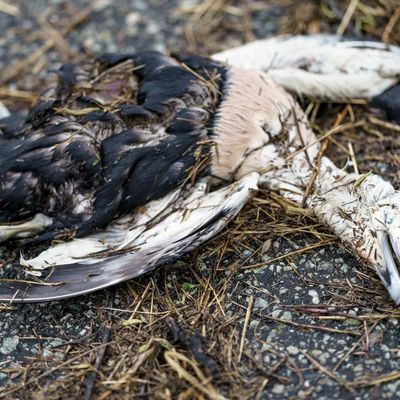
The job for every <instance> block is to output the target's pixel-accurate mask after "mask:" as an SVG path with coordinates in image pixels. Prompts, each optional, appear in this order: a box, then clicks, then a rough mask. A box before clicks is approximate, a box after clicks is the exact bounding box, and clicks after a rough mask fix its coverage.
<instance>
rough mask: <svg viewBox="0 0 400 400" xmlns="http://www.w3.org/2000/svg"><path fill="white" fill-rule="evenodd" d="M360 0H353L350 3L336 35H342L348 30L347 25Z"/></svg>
mask: <svg viewBox="0 0 400 400" xmlns="http://www.w3.org/2000/svg"><path fill="white" fill-rule="evenodd" d="M358 1H359V0H351V1H350V3H349V6H348V7H347V10H346V13H345V14H344V17H343V19H342V22H341V23H340V25H339V27H338V28H337V31H336V35H339V36H342V35H343V33H344V32H345V31H346V29H347V26H348V25H349V22H350V20H351V18H352V17H353V14H354V12H355V11H356V8H357V6H358Z"/></svg>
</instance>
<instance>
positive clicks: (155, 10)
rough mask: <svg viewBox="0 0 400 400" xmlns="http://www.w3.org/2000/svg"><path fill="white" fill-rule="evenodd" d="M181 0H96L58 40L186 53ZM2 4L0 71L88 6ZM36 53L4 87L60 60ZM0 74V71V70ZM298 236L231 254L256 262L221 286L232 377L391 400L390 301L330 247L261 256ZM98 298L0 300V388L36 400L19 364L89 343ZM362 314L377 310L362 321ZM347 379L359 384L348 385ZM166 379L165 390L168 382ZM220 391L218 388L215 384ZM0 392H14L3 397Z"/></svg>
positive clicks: (395, 362) (263, 17) (260, 26)
mask: <svg viewBox="0 0 400 400" xmlns="http://www.w3.org/2000/svg"><path fill="white" fill-rule="evenodd" d="M191 3H192V2H189V1H185V2H179V1H174V0H153V1H142V0H139V1H134V2H132V1H127V0H126V1H125V0H118V1H111V0H98V1H96V2H95V8H94V11H93V12H92V13H91V16H90V18H89V19H87V20H86V21H84V22H83V23H82V24H81V25H80V26H79V27H78V28H77V29H75V30H73V32H72V33H71V34H70V35H69V36H68V39H67V43H68V45H69V46H70V47H71V49H73V50H74V51H75V52H78V53H81V54H83V53H97V52H101V51H132V50H139V49H155V50H161V51H164V50H172V51H182V50H186V49H187V48H188V44H187V41H185V40H184V34H185V31H184V30H183V26H184V19H185V16H184V15H182V13H178V12H177V10H178V9H180V10H181V9H182V7H183V6H184V5H186V6H188V5H190V4H191ZM13 4H15V5H16V6H17V7H18V9H19V11H20V14H19V15H18V16H12V15H8V14H6V13H4V12H0V32H2V35H1V38H0V67H1V69H2V70H3V71H4V70H5V69H7V67H9V66H10V65H11V64H12V63H13V62H14V61H15V60H16V59H22V58H24V57H27V56H29V54H32V53H33V52H34V51H35V50H37V49H39V48H40V46H41V45H42V43H43V40H42V38H41V37H40V36H37V37H35V35H33V34H32V32H35V30H36V29H39V27H40V25H39V23H38V18H39V17H40V16H42V15H44V14H45V13H47V12H49V10H50V17H49V21H50V22H51V23H52V24H53V25H57V22H58V21H59V20H62V19H63V18H64V16H65V15H66V14H71V10H72V14H74V13H73V11H74V10H73V8H74V7H75V8H76V10H75V12H78V11H79V10H81V9H83V8H84V7H85V6H87V4H88V3H87V2H85V1H82V0H74V1H70V2H63V1H58V0H51V1H44V0H36V1H34V2H33V1H31V2H25V1H16V2H13ZM284 11H285V8H284V7H283V6H282V7H274V8H272V6H269V7H267V6H266V7H265V8H264V9H262V10H260V11H258V12H256V13H254V19H253V33H254V35H255V36H256V37H264V36H266V35H268V34H273V33H275V32H276V31H277V30H278V26H277V24H276V23H274V21H275V18H276V17H278V16H279V15H280V14H282V13H283V12H284ZM233 23H235V21H234V20H233ZM222 39H223V40H222ZM196 40H197V45H198V47H199V48H200V49H203V50H204V49H207V48H209V46H207V44H206V43H203V42H202V40H204V39H203V38H201V37H197V38H196ZM240 40H241V36H240V35H239V34H238V33H237V32H235V30H232V31H231V32H230V34H228V35H226V36H224V37H223V38H218V37H217V39H215V42H216V43H217V46H218V44H219V45H220V47H221V48H222V47H224V46H232V45H235V44H239V43H240ZM46 55H47V56H46V60H47V61H46V63H45V65H44V68H43V69H39V72H38V75H39V77H38V75H37V74H36V75H35V76H33V75H32V73H31V70H30V69H28V70H27V71H25V74H24V77H23V78H18V80H17V79H11V80H10V81H9V82H8V83H7V85H8V87H9V88H15V87H18V88H23V89H25V90H34V89H36V88H37V87H38V83H37V82H38V78H39V79H44V80H45V79H46V77H47V72H46V71H47V70H48V69H51V68H54V67H57V66H58V65H59V63H60V62H61V61H62V59H63V58H64V59H65V58H68V56H66V55H65V54H64V55H63V54H62V53H60V51H56V50H54V49H49V50H48V51H47V52H46ZM39 61H40V60H39ZM0 78H4V76H3V77H2V76H1V75H0ZM6 102H7V99H6ZM7 104H8V105H9V106H10V108H11V109H15V108H21V107H24V106H25V105H26V103H24V102H22V103H21V102H16V103H14V105H10V102H8V103H7ZM310 243H311V241H309V238H303V239H302V238H300V239H297V240H294V241H289V240H284V239H277V240H274V241H272V243H271V246H270V249H269V250H268V252H267V253H266V254H265V255H264V256H263V257H262V258H259V257H254V259H253V258H252V251H253V250H255V248H253V249H251V248H250V249H247V250H243V253H242V257H243V260H246V261H247V264H256V263H264V265H263V266H260V267H258V268H256V269H245V268H244V269H241V270H240V271H238V272H236V273H235V274H234V275H233V276H231V279H230V280H229V281H228V283H227V285H228V286H227V287H228V289H227V296H226V299H225V302H224V303H223V305H222V307H223V313H224V316H223V317H222V316H221V318H223V319H222V320H221V324H222V323H223V322H224V321H226V320H229V318H231V317H232V318H234V317H235V316H237V315H242V317H241V318H240V319H239V320H238V321H237V327H236V330H235V332H236V333H237V338H236V340H237V341H240V335H241V333H242V332H243V331H244V332H245V340H244V342H243V354H242V356H241V357H240V362H239V361H238V362H237V367H238V371H239V372H240V374H241V376H242V377H248V384H247V386H248V388H250V386H251V385H252V384H254V381H253V378H254V377H255V376H257V377H261V378H262V379H261V380H258V381H257V385H258V386H259V398H261V399H286V398H287V399H294V398H296V399H297V398H309V399H332V398H336V399H375V398H376V399H389V398H393V399H395V398H399V397H400V379H392V378H391V379H386V380H387V381H388V382H386V383H383V384H378V383H379V382H378V380H382V377H387V376H389V375H386V374H392V373H394V372H396V371H398V370H399V369H400V338H399V335H398V317H399V315H400V314H398V313H397V312H396V309H392V308H391V307H392V304H391V302H390V300H389V299H387V296H386V294H385V292H384V291H383V289H382V288H381V287H380V284H379V283H378V282H377V281H376V279H375V278H371V277H372V276H373V274H372V272H371V271H368V270H366V269H365V267H363V266H361V265H360V264H359V263H358V262H357V261H356V260H355V259H354V257H353V256H351V255H350V254H349V253H348V252H347V251H345V250H344V249H342V248H341V247H340V245H332V246H327V247H323V248H320V249H318V250H313V251H308V252H307V253H305V254H301V255H299V256H298V257H293V258H291V259H290V260H289V261H288V259H286V258H285V259H281V260H278V261H273V262H270V260H271V259H274V258H276V257H278V256H280V255H282V254H286V253H290V252H293V251H296V250H299V249H301V248H303V247H304V246H307V245H308V244H310ZM0 251H1V255H2V260H3V262H4V263H3V268H2V270H1V272H0V273H5V274H7V272H8V271H9V270H10V268H11V267H12V266H13V264H14V265H15V262H14V261H12V260H13V259H15V257H16V256H17V253H18V249H10V248H7V249H5V248H3V249H1V250H0ZM184 263H186V264H188V263H189V264H190V258H186V259H185V260H184ZM224 263H225V264H226V265H227V266H228V265H229V264H231V263H232V258H229V257H227V258H226V259H224V260H223V262H222V264H223V265H224ZM214 264H215V257H209V258H206V259H205V260H203V264H202V265H203V267H204V271H203V272H204V274H205V276H207V274H210V273H211V272H210V271H212V269H213V265H214ZM193 267H195V263H193ZM167 271H168V273H169V274H170V277H169V278H168V279H170V280H171V282H172V281H174V282H178V284H179V285H184V284H185V283H186V282H187V281H189V282H190V277H189V278H188V273H187V272H186V273H185V274H182V267H181V266H179V265H178V267H171V268H169V269H168V270H167ZM228 272H229V271H228ZM228 272H226V273H228ZM161 276H162V272H156V273H154V274H152V275H151V277H144V278H141V280H139V282H140V284H144V286H145V283H146V280H149V279H150V278H151V279H152V280H153V279H154V281H155V282H158V280H160V279H161ZM224 276H225V275H224V273H220V274H218V277H217V279H219V280H222V279H224ZM346 288H347V289H346ZM126 291H127V288H126V285H121V286H120V287H119V289H118V290H117V294H116V298H115V300H114V303H113V306H114V307H115V308H117V309H118V308H119V307H122V305H123V304H124V302H125V301H126V297H127V296H126ZM349 291H356V292H357V296H356V297H355V298H354V301H352V302H347V301H344V300H343V299H344V298H346V295H347V294H348V293H347V292H349ZM107 298H108V291H105V292H100V293H96V294H93V295H89V296H83V297H80V298H77V299H73V300H69V301H62V302H53V303H49V304H37V305H22V306H15V307H7V306H4V308H0V386H2V385H3V386H4V387H12V385H15V384H21V385H22V386H21V388H20V390H19V391H18V392H17V393H18V396H19V397H18V398H27V399H28V398H37V397H36V396H37V394H38V385H36V383H37V382H34V385H33V386H34V388H33V389H32V386H27V388H26V389H24V388H23V383H24V382H26V381H29V379H30V376H29V374H28V375H25V374H24V369H27V368H28V367H29V366H30V365H31V364H32V362H33V360H34V359H36V358H41V360H42V361H43V362H44V363H46V362H49V363H50V364H52V363H53V364H54V362H57V361H58V362H66V361H68V360H70V359H71V357H73V354H72V355H71V354H70V349H71V348H73V346H74V345H79V344H80V343H86V344H88V345H90V343H91V341H92V340H95V339H96V340H97V338H98V333H99V330H101V328H102V326H103V325H104V322H105V321H106V319H107V313H106V311H105V306H106V304H107ZM371 298H372V300H371ZM382 298H383V299H385V300H384V301H386V303H385V304H386V308H385V310H384V311H383V310H382V308H380V309H375V308H374V306H375V305H376V304H377V303H378V301H377V300H378V299H379V301H380V302H382ZM332 299H333V300H334V301H336V302H337V303H336V304H339V305H340V306H337V307H335V308H334V310H333V311H332V310H331V309H329V307H328V306H327V305H328V303H329V304H332ZM375 300H376V301H375ZM379 304H381V303H379ZM294 305H297V306H294ZM329 310H330V311H332V313H331V314H329V315H332V314H334V317H330V319H328V318H327V317H328V314H326V313H325V314H324V312H326V311H329ZM246 311H249V317H250V318H249V319H248V321H247V322H248V324H247V323H246V322H244V321H245V318H244V315H245V312H246ZM373 314H379V315H381V316H382V315H385V316H384V317H383V316H382V317H373V316H372V315H373ZM365 315H366V317H365V318H363V316H365ZM324 316H325V317H326V318H325V319H324ZM367 322H368V324H367ZM224 323H225V322H224ZM364 331H365V332H366V334H365V335H364V333H365V332H364ZM234 339H235V338H234ZM238 357H239V356H238V354H233V355H232V358H233V359H234V360H238ZM235 362H236V361H235ZM50 372H51V371H50ZM62 377H63V373H62V372H60V371H59V370H54V372H52V373H50V374H48V375H46V376H44V377H43V379H42V380H41V384H40V387H42V388H43V387H45V388H46V385H54V384H55V382H56V381H57V378H60V379H61V378H62ZM61 380H62V379H61ZM383 380H385V379H384V378H383ZM252 382H253V383H252ZM260 382H262V384H260ZM351 382H358V383H359V385H358V386H357V387H356V388H353V387H352V386H351ZM35 385H36V386H35ZM169 385H171V387H173V383H169ZM361 386H365V387H364V388H361ZM243 389H246V384H243ZM43 390H44V391H43ZM60 390H61V389H60ZM221 390H222V392H224V391H226V392H227V393H229V390H228V389H226V388H225V389H224V388H221ZM172 392H173V390H172ZM4 393H6V392H4ZM40 393H41V395H42V396H44V397H42V398H48V397H46V396H45V394H46V390H45V389H41V392H40ZM60 393H64V395H63V396H64V397H63V398H67V397H69V398H78V394H77V392H68V394H65V392H60ZM4 395H5V396H6V397H8V398H16V397H14V394H8V395H7V394H4ZM114 396H115V398H124V396H126V398H129V393H128V394H127V393H125V394H121V393H119V394H118V392H114ZM0 397H2V394H1V392H0ZM142 397H143V396H142ZM149 398H150V396H149ZM188 398H191V397H190V396H189V397H188Z"/></svg>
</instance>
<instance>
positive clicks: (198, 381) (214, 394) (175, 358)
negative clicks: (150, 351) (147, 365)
mask: <svg viewBox="0 0 400 400" xmlns="http://www.w3.org/2000/svg"><path fill="white" fill-rule="evenodd" d="M164 358H165V361H166V362H167V363H168V364H169V366H170V367H171V368H172V369H173V370H174V371H175V372H177V374H178V376H179V378H181V379H185V380H186V381H187V382H189V383H190V384H191V385H192V386H193V387H195V388H196V389H197V390H199V391H200V392H201V393H203V394H205V395H206V396H207V397H208V398H209V399H211V400H224V399H225V398H224V397H223V396H222V395H221V394H220V393H219V392H218V391H217V390H216V389H215V388H214V387H213V386H212V385H211V383H209V379H208V378H207V377H206V376H205V375H204V374H203V372H202V371H201V369H200V368H199V367H198V366H197V364H196V363H195V362H194V361H192V360H190V359H188V358H187V357H186V356H184V355H183V354H180V353H178V352H176V351H166V352H164ZM180 362H182V364H184V365H185V364H186V365H189V366H190V367H191V368H192V370H193V371H194V373H195V376H194V375H193V374H191V373H190V372H189V371H188V370H187V369H185V367H184V366H183V365H182V364H181V363H180Z"/></svg>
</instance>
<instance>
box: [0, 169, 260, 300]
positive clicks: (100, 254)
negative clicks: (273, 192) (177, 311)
mask: <svg viewBox="0 0 400 400" xmlns="http://www.w3.org/2000/svg"><path fill="white" fill-rule="evenodd" d="M257 182H258V174H257V173H252V174H250V175H248V176H246V177H244V178H242V179H241V180H240V181H237V182H235V183H232V184H230V185H229V186H225V187H223V188H221V189H219V190H216V191H214V192H210V193H207V192H206V187H207V184H206V183H205V182H204V181H199V182H197V183H196V184H195V187H193V188H191V189H190V190H188V191H186V193H182V192H180V191H175V192H173V193H170V194H169V195H167V196H166V197H165V198H163V199H160V200H157V201H153V202H152V203H151V204H149V205H148V206H147V207H148V208H147V210H144V211H145V212H142V213H140V215H141V217H139V219H137V220H136V222H135V223H136V224H135V225H134V226H131V229H130V230H129V231H127V230H126V224H132V220H131V221H129V218H128V217H125V218H126V219H125V220H119V221H115V222H114V223H113V224H111V225H110V226H109V227H107V229H106V231H105V232H104V233H102V234H95V235H90V236H88V237H86V238H83V239H75V240H73V241H71V242H68V243H64V244H60V245H58V246H54V247H52V248H50V249H49V250H47V251H45V252H43V253H42V254H40V255H39V256H38V257H37V258H36V259H33V260H29V261H25V264H26V265H29V266H33V267H34V268H36V269H39V268H40V267H42V268H44V267H47V268H49V269H50V270H51V271H50V274H49V276H48V277H47V278H46V279H45V280H44V281H43V282H36V281H33V282H32V283H27V282H26V281H22V282H21V281H20V282H18V281H11V280H8V281H0V301H4V302H37V301H48V300H56V299H62V298H68V297H72V296H76V295H80V294H84V293H89V292H93V291H95V290H98V289H101V288H105V287H108V286H111V285H115V284H116V283H119V282H123V281H126V280H128V279H131V278H134V277H137V276H139V275H142V274H144V273H146V272H148V271H150V270H152V269H154V268H155V267H157V266H159V265H160V264H164V263H167V262H171V261H173V260H175V259H177V258H178V257H180V256H181V255H183V254H184V253H186V252H188V251H190V250H192V249H194V248H196V247H197V246H199V245H200V244H201V243H203V242H205V241H206V240H208V239H209V238H211V237H212V236H214V235H215V234H216V233H217V232H219V231H220V230H221V229H222V228H223V227H224V226H226V225H227V223H228V222H229V221H230V220H232V218H233V217H234V216H235V215H236V214H237V213H238V212H239V210H240V209H241V208H242V207H243V205H244V204H245V203H246V202H247V201H248V199H249V198H250V196H251V193H252V191H253V190H256V189H257ZM182 190H184V189H182ZM133 218H138V217H137V216H134V217H133ZM77 255H78V257H77Z"/></svg>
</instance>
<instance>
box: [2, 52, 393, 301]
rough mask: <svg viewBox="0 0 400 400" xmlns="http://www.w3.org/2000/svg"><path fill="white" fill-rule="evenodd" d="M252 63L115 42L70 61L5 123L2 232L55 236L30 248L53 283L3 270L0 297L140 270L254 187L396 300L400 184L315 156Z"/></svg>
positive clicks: (96, 283)
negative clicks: (26, 108) (349, 257)
mask: <svg viewBox="0 0 400 400" xmlns="http://www.w3.org/2000/svg"><path fill="white" fill-rule="evenodd" d="M239 50H240V49H237V50H236V51H239ZM242 50H243V49H242ZM246 51H247V50H246ZM396 51H397V50H396ZM396 51H393V52H391V54H392V53H393V54H392V55H393V56H394V57H396V56H397V54H398V53H396ZM240 52H241V50H240ZM225 56H226V54H225V55H223V56H221V55H217V56H216V58H219V59H222V58H223V57H225ZM259 56H261V53H259ZM254 59H255V60H256V61H257V60H258V59H257V57H254ZM229 62H230V63H232V64H240V62H241V57H239V58H236V61H235V57H233V59H229ZM251 66H252V65H245V67H251ZM254 67H256V68H257V69H258V70H254V69H253V70H248V69H244V68H242V67H240V66H231V65H229V64H224V63H222V62H219V61H213V60H211V59H208V58H204V57H200V56H187V57H185V56H182V57H175V58H173V57H168V56H165V55H162V54H159V53H157V52H145V53H137V54H106V55H104V56H102V57H100V58H99V59H97V60H95V61H93V62H88V63H86V64H82V65H67V66H64V67H63V68H62V69H61V70H60V71H59V74H58V79H57V81H56V82H55V83H54V85H52V86H51V87H50V88H49V89H48V90H46V91H45V92H44V94H43V95H42V96H41V98H40V101H39V103H38V104H37V105H36V106H35V107H33V109H32V110H31V112H30V114H29V116H28V118H27V119H26V120H25V121H22V123H19V124H15V123H13V124H10V123H8V122H7V120H6V121H5V122H4V120H3V123H1V121H0V126H1V124H3V125H2V126H3V136H2V137H1V138H0V141H1V147H0V149H1V150H0V177H1V181H0V185H1V190H0V218H1V221H2V223H1V225H0V237H1V238H2V239H3V240H11V239H13V238H24V237H32V238H31V239H25V240H30V241H33V243H43V242H46V241H53V242H52V244H51V245H50V247H49V248H48V249H47V250H45V251H44V252H42V253H41V254H39V255H38V256H37V257H35V258H33V259H30V260H25V259H24V258H21V264H22V265H23V266H24V268H25V269H26V270H27V272H28V273H30V274H32V275H34V276H35V275H36V276H43V275H45V274H46V273H47V272H48V276H47V277H45V279H44V281H39V280H37V279H34V277H33V278H32V282H31V283H27V282H17V281H4V282H2V283H1V285H0V300H1V301H16V302H34V301H46V300H53V299H61V298H66V297H72V296H76V295H79V294H83V293H87V292H91V291H94V290H98V289H101V288H104V287H107V286H110V285H114V284H116V283H118V282H122V281H125V280H128V279H131V278H134V277H136V276H139V275H141V274H143V273H145V272H147V271H150V270H151V269H153V268H155V267H157V266H159V265H161V264H163V263H167V262H170V261H172V260H175V259H176V258H178V257H180V256H181V255H182V254H184V253H186V252H188V251H190V250H191V249H193V248H195V247H197V246H199V245H200V244H201V243H203V242H204V241H206V240H207V239H209V238H211V237H212V236H214V235H215V234H216V233H217V232H219V231H220V230H221V229H222V228H223V227H225V226H226V225H227V224H228V222H229V221H230V220H231V219H232V218H233V217H234V216H235V215H236V214H237V213H238V212H239V211H240V209H241V207H242V206H243V205H244V204H245V203H246V202H247V201H248V199H249V198H250V197H251V195H252V193H253V192H254V191H255V190H257V186H258V185H261V186H263V187H266V188H269V189H271V190H275V191H278V192H279V193H280V194H281V196H283V197H284V198H287V199H289V200H291V201H294V202H296V203H298V204H300V205H302V206H305V207H307V208H309V209H311V210H312V211H313V212H314V213H315V215H316V216H317V217H318V218H319V219H320V220H321V221H323V222H324V223H326V224H327V225H328V226H329V227H330V228H331V229H332V230H333V232H335V233H336V234H337V235H338V237H340V238H341V239H342V240H343V242H344V243H345V244H346V245H347V246H348V247H349V248H351V249H352V250H353V251H354V252H355V253H356V254H357V255H359V256H360V257H362V258H363V259H365V260H367V262H369V263H370V264H371V265H372V266H373V267H374V268H375V270H376V271H377V273H378V275H379V277H380V278H381V280H382V282H383V284H384V285H385V287H386V288H387V290H388V291H389V294H390V295H391V297H392V298H393V300H394V301H395V302H396V303H399V302H400V276H399V270H398V266H399V256H400V249H399V244H400V211H399V206H398V204H399V200H400V196H399V193H398V192H396V191H395V190H394V188H393V187H392V186H391V185H390V184H389V183H388V182H385V181H384V180H383V179H382V178H380V177H379V176H376V175H372V174H367V175H357V174H348V173H346V172H345V171H343V170H341V169H339V168H337V167H336V166H335V165H334V164H333V163H332V162H331V161H330V160H329V159H328V158H326V157H323V156H321V155H320V144H319V140H318V139H317V138H316V137H315V135H314V134H313V132H312V130H311V128H310V126H309V122H308V120H307V117H306V115H305V114H304V112H303V110H302V109H301V107H300V106H299V104H298V103H297V102H296V101H295V99H294V98H293V97H292V96H291V95H290V94H288V93H287V92H286V91H285V90H284V89H283V88H282V87H281V85H278V84H277V83H276V82H275V80H274V79H275V77H274V76H272V75H271V73H270V70H268V68H264V66H263V65H261V64H260V63H258V64H257V63H256V65H254ZM260 69H266V70H267V73H264V72H261V71H260ZM361 69H362V68H361ZM394 83H395V79H394V78H393V80H392V84H394ZM384 89H385V88H384V87H383V86H382V87H381V89H380V90H384ZM306 93H307V92H306ZM346 95H349V97H352V94H350V93H348V94H346ZM11 117H12V116H11ZM11 117H9V118H11ZM14 126H18V128H17V129H13V127H14ZM310 182H311V187H312V190H310V187H309V186H310ZM22 219H25V221H24V222H21V220H22Z"/></svg>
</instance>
